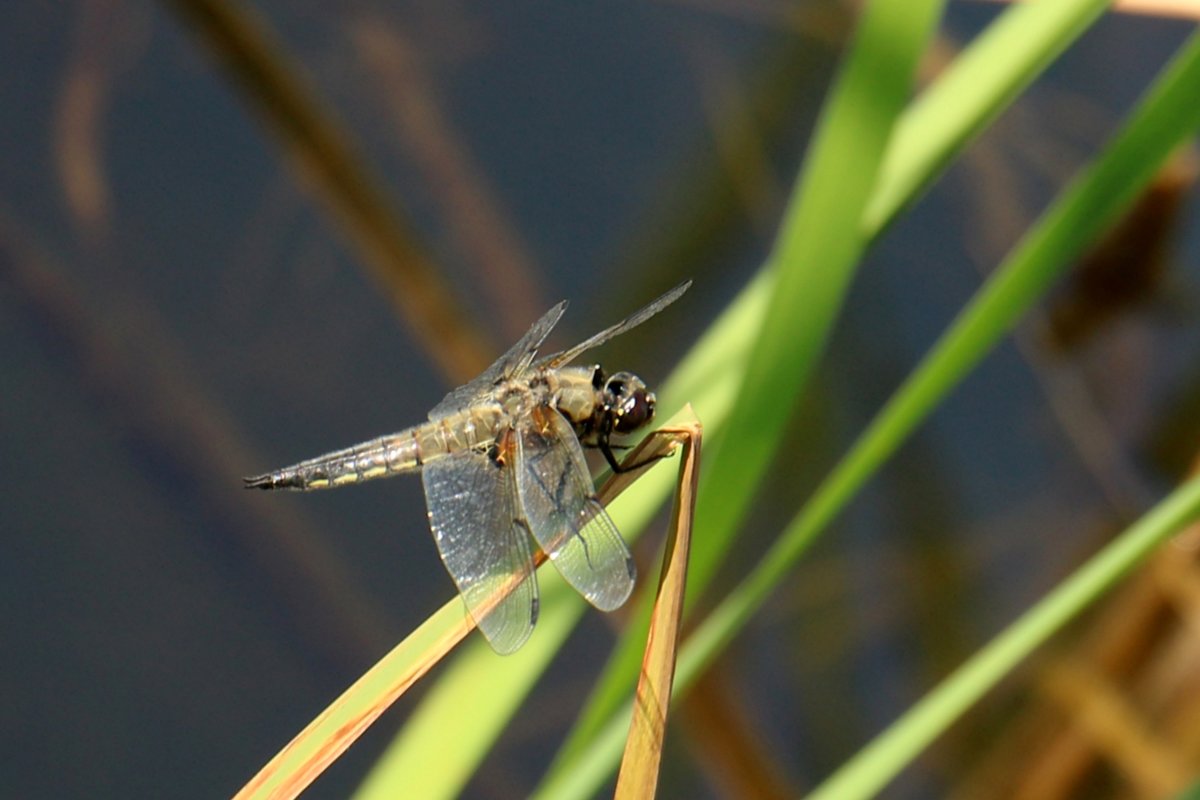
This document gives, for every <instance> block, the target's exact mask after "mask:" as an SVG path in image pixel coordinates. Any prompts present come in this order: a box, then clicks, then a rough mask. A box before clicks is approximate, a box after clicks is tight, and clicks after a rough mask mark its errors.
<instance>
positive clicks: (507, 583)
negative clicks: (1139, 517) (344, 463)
mask: <svg viewBox="0 0 1200 800" xmlns="http://www.w3.org/2000/svg"><path fill="white" fill-rule="evenodd" d="M512 473H513V470H512V469H511V468H509V467H507V466H498V465H497V464H496V462H494V461H492V460H491V459H489V458H488V457H487V455H486V454H485V453H479V452H472V451H465V452H461V453H455V454H454V455H450V456H446V457H444V458H439V459H436V460H434V461H430V462H429V463H428V464H426V465H425V467H424V468H423V471H422V473H421V478H422V481H423V482H424V484H425V502H426V503H427V504H428V506H429V526H430V527H431V528H432V529H433V538H434V541H436V542H437V546H438V552H440V553H441V555H442V562H443V563H444V564H445V565H446V569H447V570H449V571H450V577H451V578H453V579H454V583H455V584H456V585H457V586H458V593H459V594H460V595H462V598H463V602H464V603H466V606H467V611H468V612H469V613H470V615H471V618H472V619H474V620H475V624H476V625H478V626H479V630H481V631H482V632H483V635H484V636H485V637H486V638H487V640H488V644H490V645H491V646H492V649H493V650H495V651H496V652H497V653H500V654H502V655H504V654H508V653H511V652H513V651H514V650H516V649H517V648H519V647H520V646H521V645H522V644H524V643H525V640H526V639H528V638H529V633H530V631H532V630H533V626H534V624H535V623H536V622H537V613H538V590H537V578H536V577H534V574H533V556H532V554H531V552H530V549H529V534H528V533H527V531H526V529H525V527H524V523H523V522H522V520H520V519H518V517H517V513H516V487H515V486H514V485H513V479H512ZM506 592H507V594H506Z"/></svg>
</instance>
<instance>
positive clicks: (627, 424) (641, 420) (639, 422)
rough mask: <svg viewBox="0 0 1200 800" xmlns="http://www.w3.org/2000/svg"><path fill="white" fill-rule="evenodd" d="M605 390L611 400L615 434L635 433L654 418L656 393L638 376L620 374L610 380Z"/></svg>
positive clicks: (625, 373)
mask: <svg viewBox="0 0 1200 800" xmlns="http://www.w3.org/2000/svg"><path fill="white" fill-rule="evenodd" d="M605 389H606V390H607V392H608V394H609V397H610V398H611V406H610V407H611V408H612V409H613V412H614V416H615V419H614V421H613V430H614V431H615V432H617V433H629V432H630V431H635V430H637V429H638V428H640V427H642V426H643V425H645V424H646V423H647V422H649V421H650V420H651V419H652V418H653V417H654V393H653V392H651V391H649V390H648V389H647V388H646V384H644V383H642V379H641V378H639V377H637V376H636V375H632V374H630V373H628V372H618V373H616V374H615V375H613V376H612V377H610V378H609V379H608V383H606V384H605Z"/></svg>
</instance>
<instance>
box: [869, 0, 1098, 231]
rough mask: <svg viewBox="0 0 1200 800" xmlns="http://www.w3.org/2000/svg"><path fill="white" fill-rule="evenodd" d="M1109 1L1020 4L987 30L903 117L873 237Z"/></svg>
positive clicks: (875, 211) (872, 217) (876, 207)
mask: <svg viewBox="0 0 1200 800" xmlns="http://www.w3.org/2000/svg"><path fill="white" fill-rule="evenodd" d="M1108 5H1109V0H1056V1H1055V2H1039V3H1014V4H1013V5H1012V7H1011V8H1009V9H1008V10H1007V11H1006V12H1005V13H1004V14H1002V15H1000V16H999V17H998V18H997V19H996V21H995V22H993V23H992V24H991V25H990V26H989V27H988V28H987V30H985V31H984V32H983V33H981V34H980V35H979V36H978V37H977V38H976V39H975V40H974V41H973V42H972V43H971V45H970V47H968V48H967V49H965V50H964V51H963V52H962V53H961V54H960V55H959V56H958V58H956V59H955V60H954V63H953V64H952V65H951V66H950V67H949V68H948V69H946V71H945V72H943V73H942V75H941V76H940V77H939V78H938V80H937V81H936V82H935V83H934V84H932V85H931V86H930V87H929V88H928V89H927V90H926V91H925V92H923V93H922V94H921V96H920V97H918V98H917V99H916V100H915V101H914V102H913V104H912V105H911V106H910V107H909V109H908V111H906V112H905V114H904V117H903V118H902V119H901V120H900V124H899V125H898V126H897V128H896V135H895V139H894V140H893V141H892V144H891V146H890V147H889V148H888V153H887V158H886V159H885V160H884V162H883V171H882V175H881V178H880V181H879V190H878V191H877V192H875V194H874V196H873V197H872V198H871V203H870V205H869V206H868V207H867V213H866V216H865V217H864V218H863V228H864V230H865V231H866V235H867V236H868V237H874V236H877V235H879V232H880V231H881V230H883V228H885V227H886V226H887V225H888V224H889V223H890V222H891V221H892V219H893V218H894V217H895V216H896V214H898V213H899V212H900V210H901V209H902V208H904V207H905V206H906V205H908V204H909V203H911V202H912V201H913V199H914V198H916V196H917V195H918V194H919V193H920V191H921V190H922V189H923V188H924V187H925V186H927V185H929V183H931V182H932V181H933V179H934V178H935V177H936V176H937V175H939V174H940V173H941V171H942V169H943V168H944V167H945V166H946V164H947V163H948V162H949V161H950V159H951V158H952V157H953V156H954V155H955V154H956V153H957V152H958V151H959V150H961V149H962V148H963V147H964V146H965V145H966V143H967V141H969V140H970V139H972V138H974V136H976V135H977V134H978V133H979V132H980V131H981V130H982V129H983V128H984V127H986V126H987V124H988V123H989V122H991V121H992V120H993V119H995V118H996V117H997V116H999V114H1000V113H1001V112H1002V111H1004V110H1005V109H1006V108H1008V106H1009V105H1011V104H1012V101H1013V100H1014V99H1016V97H1017V95H1018V94H1020V93H1021V91H1022V90H1024V88H1025V87H1026V86H1028V85H1029V84H1030V83H1031V82H1032V81H1033V79H1034V78H1036V77H1037V76H1038V75H1039V74H1041V72H1042V70H1044V69H1045V68H1046V67H1047V66H1048V65H1049V64H1050V63H1051V62H1052V61H1053V60H1054V59H1055V58H1056V57H1057V56H1058V55H1059V54H1060V53H1062V51H1063V50H1065V49H1066V48H1067V46H1068V45H1070V44H1071V43H1072V42H1073V41H1075V39H1077V38H1078V37H1079V35H1080V34H1081V33H1083V31H1085V30H1087V28H1088V27H1089V26H1090V25H1091V24H1092V22H1094V21H1095V20H1096V18H1097V17H1099V16H1100V14H1102V13H1103V12H1104V9H1105V8H1107V7H1108Z"/></svg>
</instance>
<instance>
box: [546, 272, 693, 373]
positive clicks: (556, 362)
mask: <svg viewBox="0 0 1200 800" xmlns="http://www.w3.org/2000/svg"><path fill="white" fill-rule="evenodd" d="M691 285H692V282H691V281H684V282H683V283H681V284H679V285H678V286H676V287H675V288H674V289H672V290H671V291H669V292H667V293H666V294H664V295H663V296H662V297H660V298H658V299H657V300H655V301H654V302H652V303H650V305H648V306H646V307H645V308H643V309H641V310H640V311H636V312H634V313H633V314H631V315H629V316H628V317H626V318H625V319H623V320H621V321H620V322H618V323H617V324H616V325H613V326H612V327H611V328H605V329H604V330H602V331H600V332H599V333H597V334H596V335H595V336H593V337H591V338H589V339H586V340H584V341H582V342H580V343H579V344H577V345H575V346H574V347H572V348H571V349H570V350H563V351H562V352H561V353H555V354H554V355H549V356H546V357H545V358H543V359H542V360H541V361H539V362H538V364H537V365H538V366H539V367H561V366H562V365H563V364H568V363H570V362H572V361H574V360H575V359H576V358H578V357H579V356H580V354H581V353H583V352H584V351H586V350H591V349H592V348H593V347H599V346H600V345H602V344H604V343H605V342H607V341H608V340H609V339H611V338H613V337H614V336H620V335H621V334H622V333H625V332H626V331H628V330H629V329H631V328H636V327H637V326H638V325H641V324H642V323H643V322H645V321H646V320H648V319H650V318H651V317H653V316H654V315H655V314H657V313H658V312H660V311H662V310H663V309H664V308H666V307H667V306H669V305H671V303H674V302H675V301H676V300H678V299H679V298H680V296H681V295H683V293H684V292H686V291H687V290H688V287H690V286H691Z"/></svg>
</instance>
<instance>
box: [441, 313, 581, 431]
mask: <svg viewBox="0 0 1200 800" xmlns="http://www.w3.org/2000/svg"><path fill="white" fill-rule="evenodd" d="M566 310H567V301H566V300H563V301H562V302H561V303H559V304H558V305H556V306H555V307H554V308H552V309H550V310H549V311H547V312H546V313H545V314H543V315H542V318H541V319H539V320H538V321H537V322H535V323H534V324H533V327H532V328H530V329H529V330H528V331H526V333H525V335H524V336H522V337H521V339H520V341H518V342H517V343H516V344H514V345H513V346H512V347H510V348H509V350H508V352H507V353H505V354H504V355H502V356H500V357H499V358H498V359H496V361H495V363H494V364H492V365H491V366H490V367H488V368H487V369H485V370H484V371H483V372H482V373H480V375H479V376H478V377H476V378H475V379H473V380H472V381H471V382H470V383H466V384H464V385H462V386H459V387H458V388H457V389H454V390H453V391H451V392H450V393H449V394H447V395H446V396H445V397H444V398H442V402H440V403H438V404H437V405H436V406H434V407H433V410H432V411H430V412H429V418H430V419H441V418H442V417H448V416H450V415H451V414H453V413H455V412H457V411H462V410H463V409H464V408H467V407H468V406H470V405H471V404H472V403H473V402H474V401H475V400H477V399H479V398H480V397H483V396H485V395H487V394H488V393H489V392H490V391H491V389H492V387H493V386H495V385H496V384H497V383H499V382H500V381H502V380H505V379H507V378H511V377H513V376H514V375H520V374H521V373H522V372H524V371H525V370H526V369H528V368H529V365H530V364H532V363H533V359H534V358H535V357H536V356H537V351H538V348H539V347H541V346H542V343H543V342H545V341H546V337H547V336H549V335H550V331H552V330H554V326H555V325H557V324H558V321H559V319H561V318H562V315H563V312H564V311H566Z"/></svg>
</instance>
